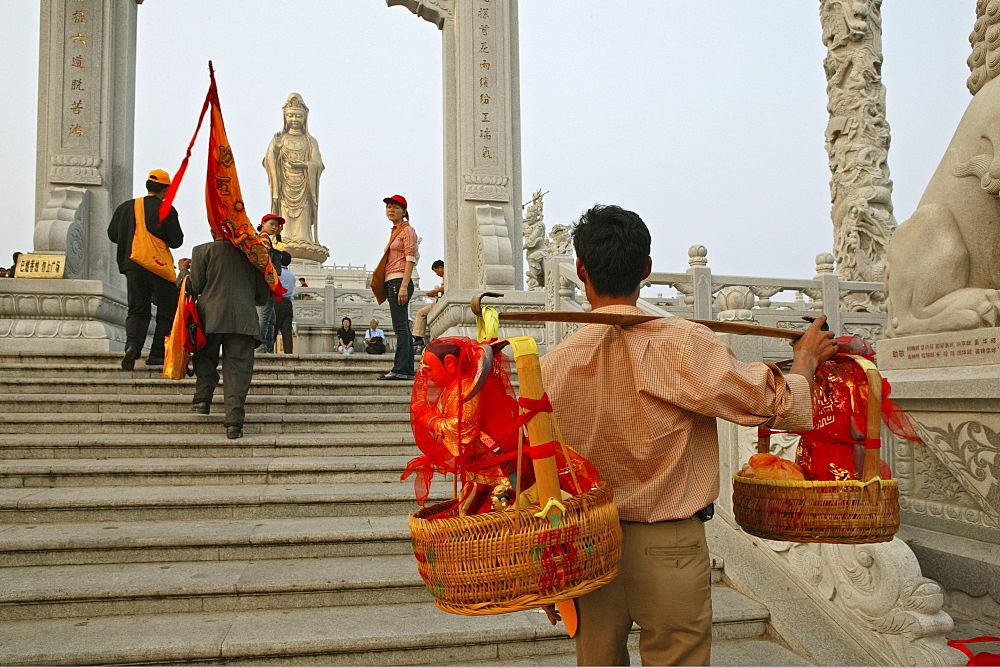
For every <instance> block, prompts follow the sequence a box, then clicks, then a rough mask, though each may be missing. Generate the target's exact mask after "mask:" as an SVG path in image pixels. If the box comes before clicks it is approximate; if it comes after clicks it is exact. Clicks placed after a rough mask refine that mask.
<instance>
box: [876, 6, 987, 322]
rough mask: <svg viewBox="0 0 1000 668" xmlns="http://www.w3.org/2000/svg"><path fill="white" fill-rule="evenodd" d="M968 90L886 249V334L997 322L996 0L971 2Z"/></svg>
mask: <svg viewBox="0 0 1000 668" xmlns="http://www.w3.org/2000/svg"><path fill="white" fill-rule="evenodd" d="M976 14H977V19H976V24H975V28H974V30H973V32H972V34H971V35H970V37H969V40H970V42H971V44H972V47H973V49H972V55H971V56H970V57H969V60H968V63H969V66H970V68H971V69H972V76H970V77H969V81H968V86H969V90H970V91H972V93H973V94H974V96H973V98H972V101H971V102H970V103H969V106H968V108H967V109H966V111H965V114H964V115H963V116H962V120H961V121H959V124H958V128H957V129H956V130H955V134H954V136H953V137H952V140H951V143H950V144H949V145H948V148H947V150H946V151H945V155H944V158H943V159H942V161H941V163H940V164H939V166H938V168H937V170H936V171H935V172H934V175H933V176H932V177H931V180H930V183H928V184H927V188H926V189H925V190H924V194H923V196H922V197H921V199H920V205H919V206H918V207H917V210H916V211H915V212H914V213H913V215H912V216H910V218H909V219H908V220H907V221H906V222H905V223H903V225H901V226H900V228H899V230H898V232H897V233H896V235H895V236H894V237H893V241H892V243H890V244H889V249H888V264H887V270H886V296H887V302H886V304H887V310H888V312H889V319H888V322H889V325H888V335H889V336H910V335H915V334H929V333H934V332H945V331H955V330H969V329H979V328H982V327H994V326H996V325H997V324H1000V264H998V263H997V262H996V254H997V252H998V249H1000V235H998V234H997V231H996V222H995V221H996V220H997V219H998V217H1000V197H998V193H1000V156H997V155H996V152H995V150H994V147H995V146H996V145H997V142H998V141H1000V83H998V82H997V78H996V75H997V74H998V73H1000V63H998V58H1000V40H998V39H997V38H998V35H1000V0H980V1H979V2H977V4H976Z"/></svg>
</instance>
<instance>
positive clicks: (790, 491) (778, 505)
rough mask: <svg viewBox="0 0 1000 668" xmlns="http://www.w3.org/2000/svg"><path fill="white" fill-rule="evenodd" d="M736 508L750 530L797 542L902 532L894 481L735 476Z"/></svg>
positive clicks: (877, 539) (875, 538) (874, 539)
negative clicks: (777, 478)
mask: <svg viewBox="0 0 1000 668" xmlns="http://www.w3.org/2000/svg"><path fill="white" fill-rule="evenodd" d="M733 511H734V513H735V515H736V522H737V524H739V525H740V526H741V527H743V530H744V531H746V532H747V533H750V534H753V535H754V536H759V537H761V538H770V539H771V540H789V541H795V542H797V543H881V542H885V541H887V540H892V537H893V535H894V534H895V533H896V531H898V530H899V485H898V484H897V481H896V480H895V479H893V480H879V479H875V480H872V481H871V482H869V483H863V482H861V481H859V480H758V479H756V478H743V477H741V476H739V475H735V476H733Z"/></svg>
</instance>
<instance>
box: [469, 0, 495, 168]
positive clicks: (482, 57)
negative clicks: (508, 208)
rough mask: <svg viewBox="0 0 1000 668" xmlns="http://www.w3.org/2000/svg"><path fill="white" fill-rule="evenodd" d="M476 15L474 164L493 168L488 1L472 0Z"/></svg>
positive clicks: (492, 60) (492, 62)
mask: <svg viewBox="0 0 1000 668" xmlns="http://www.w3.org/2000/svg"><path fill="white" fill-rule="evenodd" d="M475 3H476V5H475V7H476V11H475V16H474V17H473V31H474V34H475V41H474V44H476V45H477V46H476V48H475V56H476V61H477V68H476V71H475V74H474V79H475V82H476V85H475V86H474V87H473V95H474V96H475V99H474V106H473V108H474V109H476V121H477V123H476V125H477V133H476V134H477V139H478V145H477V149H478V150H477V151H476V165H477V166H481V167H494V166H495V164H496V161H497V157H498V154H497V143H496V139H497V132H496V130H497V127H496V123H497V121H498V120H499V117H498V114H497V113H495V112H494V111H493V109H494V107H495V106H496V105H495V104H494V105H493V106H491V104H490V102H491V101H492V98H491V95H493V96H494V97H495V93H494V92H493V90H491V88H490V83H491V81H494V80H496V77H497V75H498V72H497V65H498V62H499V61H498V58H497V46H496V44H497V43H496V35H495V30H494V25H495V22H494V19H495V17H494V7H493V3H492V2H491V0H475Z"/></svg>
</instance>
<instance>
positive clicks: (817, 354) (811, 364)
mask: <svg viewBox="0 0 1000 668" xmlns="http://www.w3.org/2000/svg"><path fill="white" fill-rule="evenodd" d="M825 323H826V316H825V315H821V316H820V317H818V318H816V320H815V321H814V322H813V324H811V325H810V326H809V329H807V330H806V331H805V333H804V334H803V335H802V336H801V337H799V338H798V339H797V340H796V341H795V342H794V343H793V344H792V350H793V351H794V355H793V361H792V371H791V372H792V373H797V374H799V375H801V376H805V377H806V380H808V381H809V384H810V386H811V385H812V382H813V375H815V373H816V367H818V366H819V365H820V364H821V363H823V362H825V361H826V360H828V359H830V358H831V357H833V356H834V355H836V354H837V342H836V341H835V340H834V337H833V332H831V331H824V330H823V329H822V328H823V325H824V324H825Z"/></svg>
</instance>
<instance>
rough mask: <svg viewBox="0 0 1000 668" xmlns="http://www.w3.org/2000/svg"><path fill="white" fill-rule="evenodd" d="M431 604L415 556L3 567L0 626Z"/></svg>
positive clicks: (0, 585) (0, 582) (0, 576)
mask: <svg viewBox="0 0 1000 668" xmlns="http://www.w3.org/2000/svg"><path fill="white" fill-rule="evenodd" d="M432 600H433V599H432V597H431V595H430V593H428V591H427V588H426V586H425V585H424V583H423V581H422V580H421V579H420V575H419V573H418V572H417V562H416V560H415V559H414V558H413V555H412V554H398V555H379V556H360V557H323V558H317V557H313V558H305V559H266V560H261V561H240V560H228V561H190V562H167V563H164V562H153V563H147V564H93V565H76V566H29V567H14V568H3V569H0V622H2V621H16V620H25V619H54V618H59V617H106V616H112V615H148V614H161V613H172V612H202V611H224V610H265V609H266V610H273V609H287V608H316V607H325V606H339V605H350V606H358V605H387V604H392V603H415V602H419V601H424V602H431V601H432Z"/></svg>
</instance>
